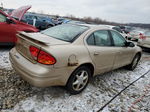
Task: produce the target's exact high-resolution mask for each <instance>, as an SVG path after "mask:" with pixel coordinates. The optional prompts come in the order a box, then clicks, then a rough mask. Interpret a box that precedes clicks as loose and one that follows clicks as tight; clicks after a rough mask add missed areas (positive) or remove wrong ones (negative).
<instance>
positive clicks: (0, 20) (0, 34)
mask: <svg viewBox="0 0 150 112" xmlns="http://www.w3.org/2000/svg"><path fill="white" fill-rule="evenodd" d="M13 26H14V24H8V23H7V22H6V16H5V15H3V14H1V13H0V43H12V42H14V36H15V33H16V30H15V28H14V27H13Z"/></svg>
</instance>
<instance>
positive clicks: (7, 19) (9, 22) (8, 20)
mask: <svg viewBox="0 0 150 112" xmlns="http://www.w3.org/2000/svg"><path fill="white" fill-rule="evenodd" d="M6 22H7V23H8V24H11V23H14V21H13V20H12V19H10V18H8V17H7V18H6Z"/></svg>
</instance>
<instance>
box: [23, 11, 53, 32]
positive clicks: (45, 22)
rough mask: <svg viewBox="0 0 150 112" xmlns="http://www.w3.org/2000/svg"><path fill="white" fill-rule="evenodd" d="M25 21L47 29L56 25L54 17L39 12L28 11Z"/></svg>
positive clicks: (40, 28)
mask: <svg viewBox="0 0 150 112" xmlns="http://www.w3.org/2000/svg"><path fill="white" fill-rule="evenodd" d="M23 21H25V22H27V23H28V24H30V25H33V26H35V27H36V28H38V29H39V30H45V29H47V28H49V27H53V26H55V24H54V22H53V20H52V18H50V17H48V16H43V15H39V14H32V13H27V14H25V15H24V18H23Z"/></svg>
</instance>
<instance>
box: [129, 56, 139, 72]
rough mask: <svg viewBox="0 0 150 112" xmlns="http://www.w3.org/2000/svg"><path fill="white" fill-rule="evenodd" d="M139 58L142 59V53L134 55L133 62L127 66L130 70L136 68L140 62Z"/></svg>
mask: <svg viewBox="0 0 150 112" xmlns="http://www.w3.org/2000/svg"><path fill="white" fill-rule="evenodd" d="M139 60H140V55H139V54H136V55H135V56H134V58H133V60H132V63H131V64H129V65H127V66H126V67H127V69H128V70H134V69H135V68H136V66H137V64H138V62H139Z"/></svg>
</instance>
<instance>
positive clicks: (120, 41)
mask: <svg viewBox="0 0 150 112" xmlns="http://www.w3.org/2000/svg"><path fill="white" fill-rule="evenodd" d="M111 35H112V38H113V41H114V45H115V46H118V47H123V46H125V42H126V40H125V39H124V37H123V36H122V35H121V34H119V33H118V32H115V31H111Z"/></svg>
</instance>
